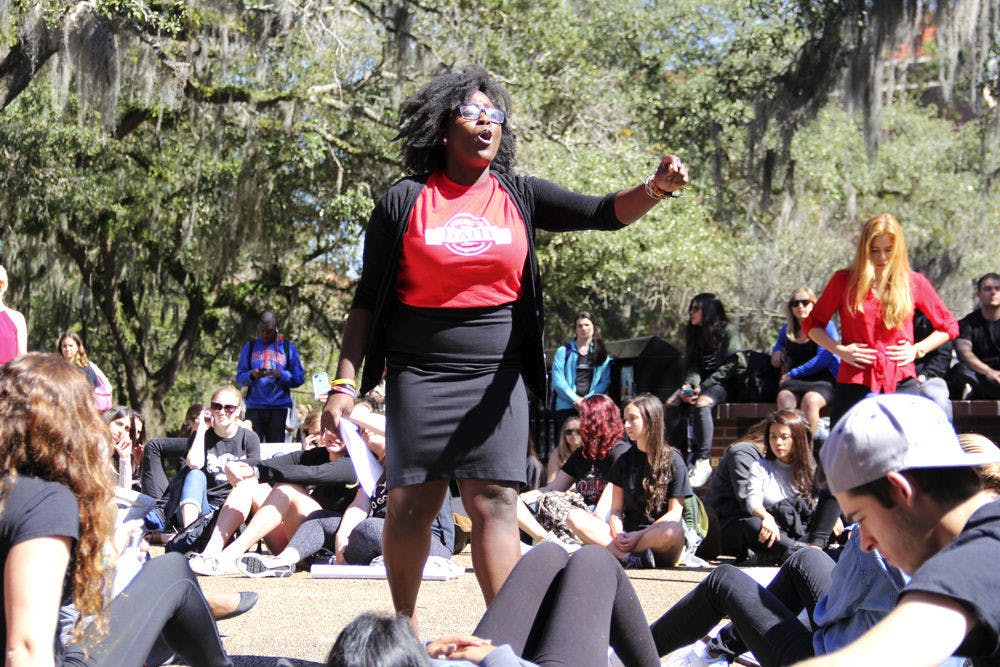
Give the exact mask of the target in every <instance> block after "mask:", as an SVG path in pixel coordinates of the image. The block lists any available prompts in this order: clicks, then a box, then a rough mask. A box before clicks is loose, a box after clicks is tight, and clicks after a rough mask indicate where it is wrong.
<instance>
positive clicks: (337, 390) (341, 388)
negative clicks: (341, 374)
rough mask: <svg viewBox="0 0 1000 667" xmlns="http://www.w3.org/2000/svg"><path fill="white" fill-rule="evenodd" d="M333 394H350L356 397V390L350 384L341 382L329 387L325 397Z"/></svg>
mask: <svg viewBox="0 0 1000 667" xmlns="http://www.w3.org/2000/svg"><path fill="white" fill-rule="evenodd" d="M333 394H344V395H345V396H350V397H351V398H357V397H358V390H357V389H355V388H354V387H353V386H351V385H348V384H341V385H337V386H336V387H330V391H329V392H328V393H327V395H326V397H327V398H328V399H329V398H330V396H332V395H333Z"/></svg>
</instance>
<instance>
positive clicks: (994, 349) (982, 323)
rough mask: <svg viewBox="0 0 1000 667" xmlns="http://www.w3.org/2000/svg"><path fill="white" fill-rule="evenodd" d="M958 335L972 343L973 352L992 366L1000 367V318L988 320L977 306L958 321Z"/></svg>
mask: <svg viewBox="0 0 1000 667" xmlns="http://www.w3.org/2000/svg"><path fill="white" fill-rule="evenodd" d="M958 337H959V338H964V339H965V340H967V341H969V342H971V343H972V353H973V354H975V355H976V356H977V357H979V360H980V361H982V362H983V363H984V364H986V365H987V366H989V367H990V368H1000V320H998V321H996V322H987V321H986V318H984V317H983V314H982V313H981V312H980V311H979V309H978V308H977V309H976V310H974V311H972V312H971V313H969V314H968V315H966V316H965V317H963V318H962V319H961V320H960V321H959V323H958Z"/></svg>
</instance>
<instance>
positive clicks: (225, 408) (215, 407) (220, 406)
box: [209, 403, 240, 415]
mask: <svg viewBox="0 0 1000 667" xmlns="http://www.w3.org/2000/svg"><path fill="white" fill-rule="evenodd" d="M209 407H211V408H212V412H225V413H226V414H227V415H231V414H233V413H234V412H236V411H237V410H238V409H239V407H240V406H238V405H226V404H225V403H212V404H211V405H210V406H209Z"/></svg>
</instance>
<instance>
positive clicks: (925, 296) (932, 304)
mask: <svg viewBox="0 0 1000 667" xmlns="http://www.w3.org/2000/svg"><path fill="white" fill-rule="evenodd" d="M849 277H850V272H849V271H846V270H840V271H837V272H836V273H834V274H833V277H832V278H830V282H829V283H827V285H826V287H825V288H824V289H823V293H822V294H821V295H820V297H819V299H818V300H817V301H816V305H815V306H813V309H812V313H810V315H809V317H807V318H806V319H805V321H804V322H802V330H803V331H804V332H805V333H806V334H808V333H809V330H810V329H812V328H813V327H820V328H823V327H825V326H826V324H827V322H829V321H830V317H832V316H833V314H834V313H835V312H839V313H840V342H841V344H843V345H850V344H851V343H864V344H865V345H867V346H868V347H870V348H872V349H874V350H875V352H876V354H877V357H876V359H875V362H874V363H872V365H871V366H866V367H864V368H859V367H858V366H852V365H851V364H849V363H847V362H842V363H841V364H840V372H839V373H838V374H837V382H841V383H844V384H862V385H865V386H866V387H868V388H869V389H871V390H872V391H873V392H876V393H878V392H894V391H896V385H898V384H899V383H900V382H902V381H903V380H905V379H906V378H911V377H916V376H917V371H916V366H914V364H913V363H912V362H911V363H909V364H907V365H905V366H900V365H898V364H897V363H896V362H894V361H892V360H891V359H889V358H888V357H887V356H886V349H885V348H886V347H887V346H889V345H898V344H899V341H901V340H907V341H909V342H911V343H915V342H917V341H914V340H913V316H912V315H911V316H910V317H907V318H906V319H905V320H904V321H903V322H902V323H901V324H900V325H899V326H898V327H896V328H895V329H886V328H885V323H884V322H883V321H882V302H880V301H879V300H878V299H876V298H875V294H874V293H873V292H872V291H871V290H869V291H868V294H867V295H866V296H865V300H864V301H863V302H862V304H861V306H862V308H863V309H864V310H863V312H858V313H852V312H851V311H850V310H849V309H848V308H847V306H846V305H845V302H844V299H845V298H846V296H847V280H848V278H849ZM910 296H911V297H912V299H913V306H914V307H915V308H917V309H918V310H920V311H921V312H923V313H924V314H925V315H926V316H927V319H929V320H930V321H931V324H932V325H934V329H935V331H944V332H947V334H948V338H950V339H951V340H955V338H956V337H957V336H958V322H957V321H956V320H955V316H954V315H952V314H951V311H950V310H948V307H947V306H946V305H944V302H943V301H941V297H939V296H938V293H937V292H935V291H934V287H933V286H932V285H931V283H930V281H928V280H927V278H925V277H924V276H923V275H921V274H919V273H917V272H916V271H911V272H910Z"/></svg>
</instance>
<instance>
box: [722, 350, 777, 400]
mask: <svg viewBox="0 0 1000 667" xmlns="http://www.w3.org/2000/svg"><path fill="white" fill-rule="evenodd" d="M736 354H739V355H741V356H742V357H743V359H742V361H743V363H742V366H743V368H744V370H743V372H742V373H740V374H739V375H737V376H736V396H734V397H733V399H732V402H733V403H773V402H774V400H775V399H776V398H777V397H778V381H779V380H780V379H781V376H780V375H779V373H780V371H779V369H777V368H775V367H774V366H772V365H771V357H770V355H767V354H764V353H763V352H756V351H754V350H741V351H739V352H737V353H736Z"/></svg>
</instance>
